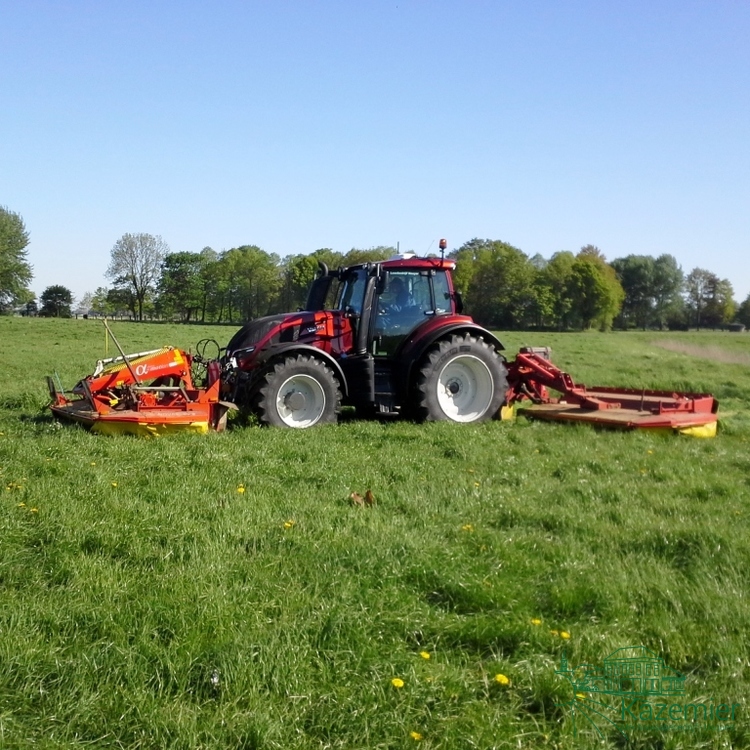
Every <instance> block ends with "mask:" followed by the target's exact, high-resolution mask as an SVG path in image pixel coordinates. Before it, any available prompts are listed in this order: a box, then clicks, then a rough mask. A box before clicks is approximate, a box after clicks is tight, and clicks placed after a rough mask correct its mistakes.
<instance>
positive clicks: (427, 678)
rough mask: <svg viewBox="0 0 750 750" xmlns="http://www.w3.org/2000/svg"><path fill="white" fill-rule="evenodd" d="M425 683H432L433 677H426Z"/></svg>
mask: <svg viewBox="0 0 750 750" xmlns="http://www.w3.org/2000/svg"><path fill="white" fill-rule="evenodd" d="M424 681H425V682H432V676H429V677H425V678H424Z"/></svg>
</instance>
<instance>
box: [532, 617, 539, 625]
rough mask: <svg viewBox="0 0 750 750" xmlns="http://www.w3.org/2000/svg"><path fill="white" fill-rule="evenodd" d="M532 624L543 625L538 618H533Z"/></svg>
mask: <svg viewBox="0 0 750 750" xmlns="http://www.w3.org/2000/svg"><path fill="white" fill-rule="evenodd" d="M531 624H532V625H541V624H542V621H541V620H540V619H539V618H538V617H532V618H531Z"/></svg>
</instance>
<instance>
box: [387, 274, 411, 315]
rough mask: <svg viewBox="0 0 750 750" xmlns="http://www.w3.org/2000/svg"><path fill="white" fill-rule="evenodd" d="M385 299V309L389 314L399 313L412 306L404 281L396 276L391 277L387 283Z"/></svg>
mask: <svg viewBox="0 0 750 750" xmlns="http://www.w3.org/2000/svg"><path fill="white" fill-rule="evenodd" d="M387 298H388V302H387V309H388V312H389V313H391V312H393V313H398V312H401V311H402V310H404V309H405V308H407V307H410V306H411V304H412V301H411V295H410V294H409V290H408V289H407V288H406V284H405V283H404V280H403V279H402V278H400V277H398V276H393V277H392V278H391V280H390V282H389V283H388V293H387Z"/></svg>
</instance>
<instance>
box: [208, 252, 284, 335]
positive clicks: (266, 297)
mask: <svg viewBox="0 0 750 750" xmlns="http://www.w3.org/2000/svg"><path fill="white" fill-rule="evenodd" d="M220 262H221V264H222V266H223V271H224V278H225V279H226V281H227V282H228V293H227V314H228V318H229V322H232V321H233V320H234V315H235V313H238V314H239V320H240V321H248V320H252V319H254V318H258V317H261V316H263V315H268V314H269V312H271V309H272V304H273V301H274V300H275V299H276V298H277V297H278V291H279V288H280V286H281V274H280V273H279V266H280V258H279V256H278V255H276V254H274V253H267V252H265V251H264V250H261V248H259V247H257V246H256V245H243V246H241V247H236V248H232V249H231V250H227V251H226V252H225V253H222V256H221V261H220Z"/></svg>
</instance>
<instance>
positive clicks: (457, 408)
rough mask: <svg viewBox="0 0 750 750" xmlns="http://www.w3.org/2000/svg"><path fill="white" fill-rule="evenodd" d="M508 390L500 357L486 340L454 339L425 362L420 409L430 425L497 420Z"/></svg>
mask: <svg viewBox="0 0 750 750" xmlns="http://www.w3.org/2000/svg"><path fill="white" fill-rule="evenodd" d="M507 387H508V380H507V372H506V369H505V365H504V364H503V361H502V359H501V358H500V355H498V354H497V352H496V351H495V350H494V349H493V348H492V347H491V346H489V344H487V343H486V342H485V341H484V340H482V339H479V338H476V337H474V336H470V335H468V334H467V335H464V336H451V338H449V339H446V340H444V341H441V342H440V343H439V344H438V345H437V346H435V347H434V348H433V349H432V350H431V351H430V352H429V353H428V354H427V356H426V357H425V359H424V360H423V361H422V365H421V367H420V369H419V373H418V376H417V405H418V406H417V408H418V415H419V417H420V418H421V419H423V420H426V421H428V422H436V421H443V420H450V421H453V422H481V421H484V420H486V419H491V418H492V417H495V416H497V414H498V411H499V409H500V406H501V404H502V403H503V400H504V398H505V391H506V390H507Z"/></svg>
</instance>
